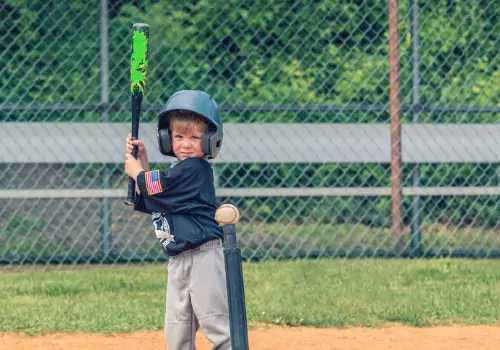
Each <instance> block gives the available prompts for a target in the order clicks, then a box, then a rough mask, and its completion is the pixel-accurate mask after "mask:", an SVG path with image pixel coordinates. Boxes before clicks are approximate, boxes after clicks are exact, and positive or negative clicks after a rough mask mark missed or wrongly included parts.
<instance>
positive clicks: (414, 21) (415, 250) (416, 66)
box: [411, 0, 422, 256]
mask: <svg viewBox="0 0 500 350" xmlns="http://www.w3.org/2000/svg"><path fill="white" fill-rule="evenodd" d="M418 1H419V0H412V5H413V6H412V12H411V13H412V15H411V44H412V45H411V48H412V59H411V63H412V67H411V68H412V103H411V111H412V115H413V117H412V122H413V123H418V122H419V121H420V9H419V4H418ZM412 177H413V187H419V186H420V164H418V163H417V164H415V165H414V167H413V174H412ZM421 230H422V229H421V218H420V197H419V196H413V198H412V220H411V255H412V256H419V255H420V254H421V251H422V248H421V246H420V245H421V241H422V231H421Z"/></svg>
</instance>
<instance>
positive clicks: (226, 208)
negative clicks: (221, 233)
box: [215, 204, 240, 226]
mask: <svg viewBox="0 0 500 350" xmlns="http://www.w3.org/2000/svg"><path fill="white" fill-rule="evenodd" d="M215 220H217V222H218V223H219V225H221V226H224V225H235V224H237V223H238V221H239V220H240V212H239V211H238V209H237V208H236V207H235V206H234V205H232V204H223V205H221V206H220V207H219V209H217V211H216V212H215Z"/></svg>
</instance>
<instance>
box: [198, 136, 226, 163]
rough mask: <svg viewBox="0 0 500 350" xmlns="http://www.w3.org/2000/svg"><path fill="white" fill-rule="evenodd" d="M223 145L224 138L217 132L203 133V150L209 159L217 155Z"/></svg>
mask: <svg viewBox="0 0 500 350" xmlns="http://www.w3.org/2000/svg"><path fill="white" fill-rule="evenodd" d="M221 145H222V138H221V137H220V135H219V134H218V133H217V132H213V131H211V132H206V133H205V134H203V141H202V148H203V149H202V150H203V153H204V154H205V155H206V156H208V158H209V159H213V158H215V157H217V155H218V154H219V150H220V147H221Z"/></svg>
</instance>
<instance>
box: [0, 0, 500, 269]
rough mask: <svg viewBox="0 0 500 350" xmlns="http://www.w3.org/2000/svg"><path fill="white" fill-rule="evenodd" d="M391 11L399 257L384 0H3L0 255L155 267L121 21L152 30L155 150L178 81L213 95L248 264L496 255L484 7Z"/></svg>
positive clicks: (497, 78) (498, 105)
mask: <svg viewBox="0 0 500 350" xmlns="http://www.w3.org/2000/svg"><path fill="white" fill-rule="evenodd" d="M397 12H398V14H399V39H398V44H399V54H400V57H399V61H398V63H399V69H400V71H399V83H400V93H399V96H400V99H401V100H400V102H401V107H400V110H399V112H400V113H401V115H400V117H401V124H402V128H403V133H402V136H401V143H402V146H403V147H402V148H403V151H402V152H403V154H402V161H403V168H402V173H400V174H399V175H401V178H400V179H401V183H402V186H403V188H402V194H403V197H402V204H401V205H402V207H401V208H402V212H401V213H402V214H401V215H402V217H401V218H400V219H401V224H402V225H401V229H402V232H401V234H402V242H400V243H402V244H403V247H402V249H403V250H402V251H400V252H395V241H394V232H393V226H391V223H392V221H393V220H394V207H393V206H392V204H393V203H394V197H393V193H392V192H391V191H390V186H391V183H392V181H391V158H390V155H391V154H390V150H391V144H390V137H389V135H390V130H389V122H390V119H391V115H390V113H389V106H390V103H391V101H390V99H389V89H390V86H389V68H390V67H389V45H388V39H389V37H390V36H389V33H388V28H389V25H388V20H389V18H388V14H389V10H388V3H387V1H378V0H377V1H314V2H309V1H299V0H292V1H270V2H266V1H246V2H241V1H234V0H228V1H222V2H217V1H206V0H200V1H164V0H149V1H140V0H131V1H126V0H102V1H100V2H98V1H96V0H95V1H90V2H83V1H79V0H78V1H76V0H67V1H55V0H44V1H39V0H30V1H28V0H15V1H14V0H6V1H3V2H2V4H1V5H0V33H1V36H2V38H3V40H2V41H1V42H0V46H1V50H0V62H1V65H0V72H1V73H0V79H1V86H2V88H1V89H0V125H1V128H2V131H3V134H4V137H2V139H0V148H1V149H2V150H1V151H0V194H1V196H0V261H1V262H2V263H3V264H35V263H44V264H48V263H126V262H156V261H163V260H164V259H165V258H164V256H163V253H162V251H161V248H160V247H159V246H158V245H157V242H156V238H155V235H154V232H153V230H152V223H151V219H150V217H149V216H147V215H144V214H140V213H135V212H133V211H132V210H131V209H130V208H129V207H126V206H124V205H123V200H124V196H125V187H126V183H127V181H128V179H127V178H126V176H125V175H124V173H123V164H122V163H121V162H120V159H123V153H124V149H125V148H124V139H125V136H126V134H127V133H128V129H129V123H130V106H129V104H130V96H129V71H128V69H129V61H130V45H131V31H132V25H133V23H136V22H145V23H148V24H150V26H151V38H150V50H151V51H150V59H149V61H150V66H149V71H148V77H147V88H146V95H145V99H144V106H143V116H142V121H141V123H142V124H141V131H140V136H141V135H144V136H143V137H149V136H147V135H153V136H152V137H150V141H151V142H150V144H151V147H153V148H154V147H155V145H154V121H155V118H156V115H157V112H158V111H159V110H161V108H162V105H163V104H164V103H165V102H166V101H167V99H168V97H169V96H170V95H171V94H172V93H174V92H175V91H177V90H180V89H201V90H204V91H206V92H208V93H209V94H211V95H212V96H213V97H214V98H215V100H216V101H217V102H218V103H219V105H220V106H221V109H222V115H223V119H224V122H225V127H226V128H227V129H226V130H227V131H226V135H227V137H226V139H225V142H224V145H223V148H222V150H221V159H220V161H217V162H214V171H215V174H216V178H217V191H218V196H219V200H220V202H221V203H225V202H230V203H233V204H235V205H237V206H238V207H239V209H240V211H241V217H242V219H241V222H240V224H239V225H238V232H239V245H240V247H241V248H242V253H243V256H244V257H245V258H246V259H292V258H316V257H361V256H366V257H371V256H379V257H391V256H396V255H401V256H420V257H423V256H443V255H446V256H475V257H497V256H499V253H500V228H499V226H498V218H499V217H500V204H499V197H498V195H499V193H500V190H499V189H500V187H499V179H500V170H499V168H498V161H499V158H498V157H499V156H498V155H496V154H495V153H496V152H497V150H498V149H500V148H499V147H498V146H500V141H498V140H500V130H499V128H498V121H499V120H500V113H499V112H500V70H499V63H500V62H499V55H498V47H500V41H499V36H500V28H499V24H498V6H495V2H494V1H491V0H484V1H480V0H474V1H456V0H455V1H451V0H450V1H445V0H428V1H425V2H422V1H420V2H419V1H405V2H400V3H399V7H398V11H397ZM90 127H93V129H92V128H91V129H88V128H90ZM148 130H149V131H148ZM148 132H149V134H148ZM141 137H142V136H141ZM169 162H170V160H169V159H167V158H157V159H156V160H154V161H153V164H152V166H153V167H154V166H158V167H165V166H168V165H169Z"/></svg>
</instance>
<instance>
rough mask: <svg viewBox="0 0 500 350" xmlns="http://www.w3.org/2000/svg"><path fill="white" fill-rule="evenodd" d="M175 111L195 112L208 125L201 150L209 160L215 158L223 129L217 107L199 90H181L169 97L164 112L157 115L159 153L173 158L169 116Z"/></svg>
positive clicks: (220, 143)
mask: <svg viewBox="0 0 500 350" xmlns="http://www.w3.org/2000/svg"><path fill="white" fill-rule="evenodd" d="M176 110H187V111H191V112H195V113H197V114H199V115H201V116H203V117H205V120H206V121H207V124H208V131H207V132H206V133H205V134H204V135H203V139H202V150H203V153H204V155H205V156H207V157H208V158H209V159H213V158H215V157H217V155H218V154H219V150H220V148H221V146H222V138H223V129H222V117H221V115H220V110H219V106H218V105H217V103H216V102H215V101H214V100H213V99H212V98H211V97H210V96H209V95H208V94H207V93H205V92H203V91H199V90H181V91H178V92H176V93H175V94H173V95H172V96H170V98H169V99H168V101H167V105H166V106H165V110H163V112H161V113H160V114H159V115H158V128H157V137H158V147H159V148H160V153H161V154H164V155H166V156H171V157H175V154H174V152H173V150H172V143H171V140H170V130H169V128H170V116H171V112H173V111H176Z"/></svg>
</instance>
